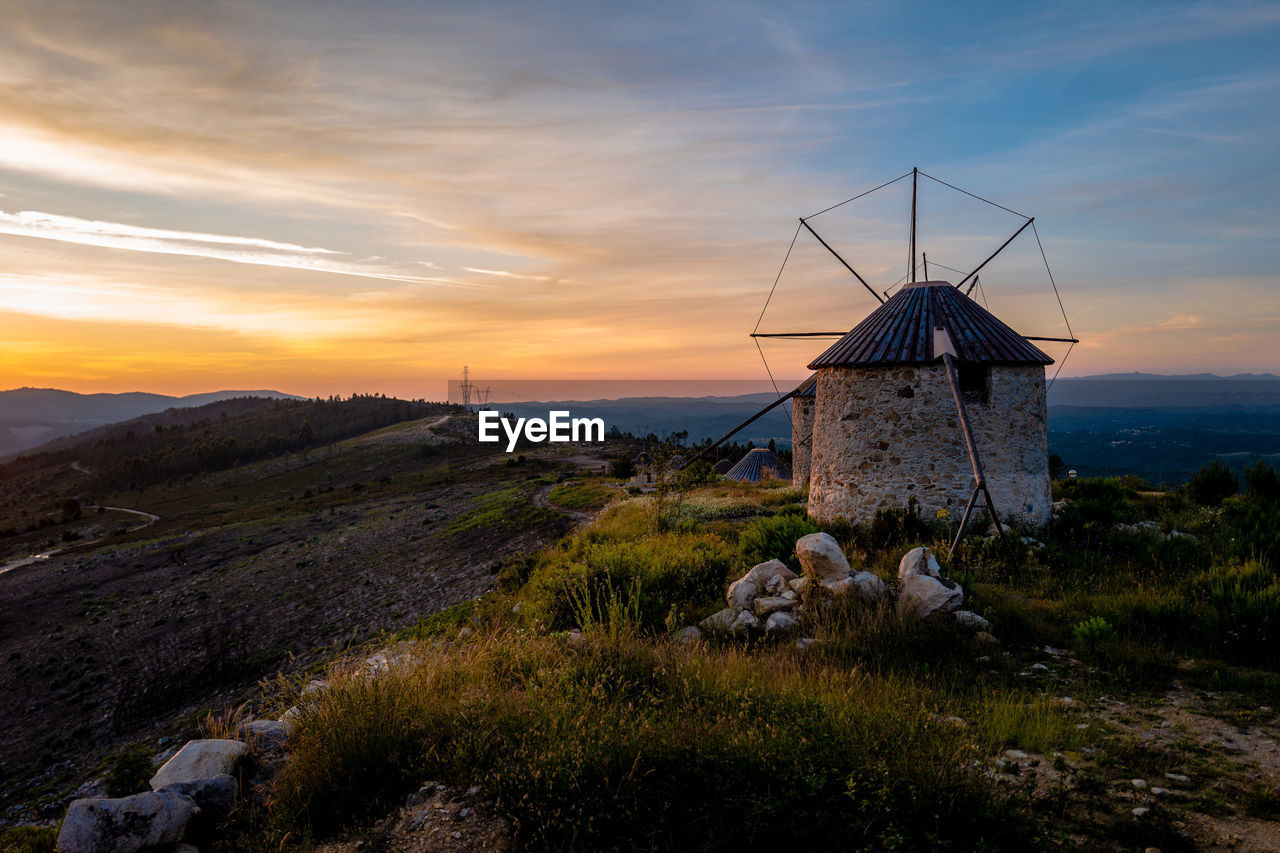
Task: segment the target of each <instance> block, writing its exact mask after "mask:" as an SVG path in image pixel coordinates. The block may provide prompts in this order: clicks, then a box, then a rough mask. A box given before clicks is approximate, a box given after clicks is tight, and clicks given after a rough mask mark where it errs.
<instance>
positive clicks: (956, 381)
mask: <svg viewBox="0 0 1280 853" xmlns="http://www.w3.org/2000/svg"><path fill="white" fill-rule="evenodd" d="M1024 227H1025V226H1024ZM1014 236H1017V235H1016V234H1015V235H1014ZM942 363H943V365H945V366H946V368H947V382H948V383H950V385H951V396H952V397H954V398H955V401H956V411H957V412H958V413H959V415H960V428H961V429H962V430H963V431H964V443H965V446H966V447H968V449H969V462H970V463H971V464H972V465H973V497H972V498H970V499H969V508H968V509H966V510H965V514H966V515H968V514H969V513H970V512H971V511H972V509H973V501H974V498H977V496H978V492H979V491H981V492H982V494H983V496H984V497H985V498H986V499H987V510H988V512H990V513H991V521H992V522H993V523H994V524H995V526H996V532H997V533H999V534H1000V541H1001V542H1003V543H1004V548H1005V553H1006V554H1007V555H1008V557H1009V567H1010V568H1011V569H1017V568H1018V561H1017V558H1016V557H1014V554H1013V547H1012V546H1011V545H1010V544H1009V540H1008V539H1007V538H1006V537H1005V535H1004V525H1003V524H1001V523H1000V516H999V515H998V514H997V513H996V505H995V501H993V500H992V499H991V492H990V490H988V489H987V478H986V475H985V474H983V472H982V460H981V459H980V458H979V457H978V444H977V441H976V440H975V439H974V437H973V426H972V425H971V424H970V423H969V410H968V409H966V408H965V405H964V395H962V394H961V393H960V378H959V376H957V375H956V366H955V362H954V361H953V360H952V358H951V353H949V352H944V353H943V354H942ZM966 523H967V522H966ZM960 530H961V533H963V532H964V528H963V527H961V528H960ZM959 542H960V537H959V536H957V537H956V544H959ZM951 549H952V551H953V552H954V550H955V544H953V545H952V546H951Z"/></svg>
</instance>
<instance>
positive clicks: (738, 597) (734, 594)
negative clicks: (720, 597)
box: [725, 572, 760, 613]
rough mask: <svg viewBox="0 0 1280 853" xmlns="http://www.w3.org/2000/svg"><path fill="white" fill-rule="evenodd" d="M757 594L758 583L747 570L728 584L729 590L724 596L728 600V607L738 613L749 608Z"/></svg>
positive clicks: (758, 591)
mask: <svg viewBox="0 0 1280 853" xmlns="http://www.w3.org/2000/svg"><path fill="white" fill-rule="evenodd" d="M759 594H760V585H759V584H758V583H756V579H755V578H753V577H752V576H751V573H750V572H748V573H747V574H745V575H743V576H742V577H740V578H738V579H737V580H736V581H734V582H733V583H731V584H730V585H729V591H728V593H726V594H725V597H726V598H727V599H728V600H729V607H730V608H732V609H733V611H734V612H735V613H738V612H741V611H743V610H746V609H747V608H749V607H750V606H751V602H753V601H755V598H756V596H757V595H759Z"/></svg>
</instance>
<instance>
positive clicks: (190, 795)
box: [161, 775, 240, 832]
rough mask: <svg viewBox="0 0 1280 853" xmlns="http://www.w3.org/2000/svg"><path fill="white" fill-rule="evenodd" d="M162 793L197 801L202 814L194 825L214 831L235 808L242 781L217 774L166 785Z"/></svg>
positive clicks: (194, 821) (207, 830)
mask: <svg viewBox="0 0 1280 853" xmlns="http://www.w3.org/2000/svg"><path fill="white" fill-rule="evenodd" d="M161 793H166V794H177V795H179V796H182V797H186V798H187V799H189V800H191V801H192V802H193V803H195V804H196V806H197V807H199V809H200V814H199V815H198V816H197V817H196V818H195V819H194V820H193V821H192V826H193V827H196V828H197V829H200V830H203V831H205V832H212V831H213V829H214V828H215V827H216V826H217V825H218V824H219V823H221V822H222V821H224V820H226V819H227V816H228V815H230V814H231V810H232V809H233V808H235V805H236V799H237V798H238V797H239V796H240V783H239V782H238V781H236V777H234V776H227V775H223V776H215V777H213V778H212V779H201V780H199V781H197V782H175V783H174V784H172V785H166V786H165V787H164V788H163V789H162V791H161ZM197 824H199V826H196V825H197Z"/></svg>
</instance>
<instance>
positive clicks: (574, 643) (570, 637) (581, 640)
mask: <svg viewBox="0 0 1280 853" xmlns="http://www.w3.org/2000/svg"><path fill="white" fill-rule="evenodd" d="M564 639H565V642H566V643H568V644H569V648H571V649H580V648H582V647H583V646H585V645H586V644H587V638H586V636H585V635H583V633H582V632H581V631H579V630H578V629H577V628H571V629H569V631H568V633H566V634H565V637H564Z"/></svg>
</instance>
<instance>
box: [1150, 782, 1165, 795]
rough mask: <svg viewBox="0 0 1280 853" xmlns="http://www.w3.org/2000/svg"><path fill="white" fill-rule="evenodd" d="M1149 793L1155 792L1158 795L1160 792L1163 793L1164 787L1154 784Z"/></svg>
mask: <svg viewBox="0 0 1280 853" xmlns="http://www.w3.org/2000/svg"><path fill="white" fill-rule="evenodd" d="M1151 793H1153V794H1155V795H1156V796H1157V797H1158V796H1160V795H1161V794H1163V793H1165V790H1164V788H1161V787H1160V786H1159V785H1156V786H1154V787H1153V788H1152V789H1151Z"/></svg>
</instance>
